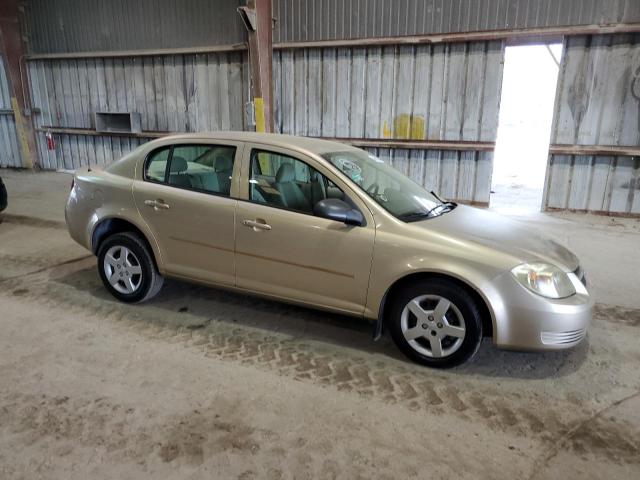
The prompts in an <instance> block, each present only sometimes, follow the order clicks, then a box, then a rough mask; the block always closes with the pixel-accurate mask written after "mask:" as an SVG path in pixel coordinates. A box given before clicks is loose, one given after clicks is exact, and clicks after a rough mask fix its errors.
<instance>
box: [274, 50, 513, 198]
mask: <svg viewBox="0 0 640 480" xmlns="http://www.w3.org/2000/svg"><path fill="white" fill-rule="evenodd" d="M503 54H504V44H503V42H502V41H493V42H473V43H455V44H439V45H433V46H432V45H417V46H390V47H367V48H337V49H336V48H324V49H318V48H311V49H295V50H280V51H276V52H274V66H273V75H274V116H275V129H276V131H278V132H281V133H291V134H296V135H308V136H317V137H351V138H369V139H389V138H392V139H409V140H434V141H472V142H473V141H487V142H495V139H496V136H497V126H498V109H499V104H500V89H501V85H502V68H503V65H502V60H503ZM376 151H377V150H376ZM378 153H379V154H380V155H381V157H382V158H385V159H387V160H388V161H390V163H391V164H393V165H394V166H398V168H400V170H403V171H405V172H406V173H409V174H411V176H412V178H414V179H415V180H416V181H418V182H419V183H422V184H425V185H426V186H427V187H429V188H433V189H435V190H438V191H440V192H441V193H442V195H445V196H447V197H449V198H456V199H458V200H466V201H473V202H478V203H486V202H488V201H489V188H490V178H491V169H492V153H491V152H485V153H479V152H461V151H439V150H428V151H427V150H411V151H409V150H405V149H396V150H394V149H391V150H390V149H380V150H379V152H378ZM449 175H453V177H451V178H449Z"/></svg>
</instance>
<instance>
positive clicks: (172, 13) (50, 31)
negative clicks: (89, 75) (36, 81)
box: [23, 0, 246, 54]
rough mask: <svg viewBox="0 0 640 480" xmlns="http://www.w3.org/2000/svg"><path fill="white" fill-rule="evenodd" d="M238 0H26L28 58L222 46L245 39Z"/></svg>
mask: <svg viewBox="0 0 640 480" xmlns="http://www.w3.org/2000/svg"><path fill="white" fill-rule="evenodd" d="M243 3H244V2H243V1H242V0H136V1H127V0H109V1H103V0H27V1H25V2H24V21H23V31H24V34H25V40H26V43H27V46H28V53H30V54H34V53H61V52H82V51H111V50H137V49H159V48H179V47H199V46H211V45H226V44H232V43H238V42H243V41H245V40H246V31H245V28H244V26H243V24H242V21H241V19H240V16H239V15H238V13H237V12H236V9H237V7H238V6H240V5H241V4H243Z"/></svg>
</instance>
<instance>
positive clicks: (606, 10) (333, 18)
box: [273, 0, 640, 42]
mask: <svg viewBox="0 0 640 480" xmlns="http://www.w3.org/2000/svg"><path fill="white" fill-rule="evenodd" d="M273 14H274V17H276V19H277V23H276V29H275V30H274V33H273V39H274V42H298V41H311V40H334V39H347V38H369V37H386V36H397V35H420V34H429V33H454V32H468V31H478V30H502V29H514V28H533V27H550V26H564V25H590V24H610V23H619V22H626V23H632V22H638V21H640V2H639V1H638V0H561V1H559V0H273Z"/></svg>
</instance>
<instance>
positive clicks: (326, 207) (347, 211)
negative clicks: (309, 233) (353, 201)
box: [313, 198, 364, 227]
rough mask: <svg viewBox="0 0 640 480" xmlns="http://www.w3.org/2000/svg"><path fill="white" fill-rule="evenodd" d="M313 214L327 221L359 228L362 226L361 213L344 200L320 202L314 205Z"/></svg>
mask: <svg viewBox="0 0 640 480" xmlns="http://www.w3.org/2000/svg"><path fill="white" fill-rule="evenodd" d="M313 213H314V215H316V216H318V217H322V218H328V219H329V220H335V221H336V222H342V223H346V224H347V225H355V226H358V227H361V226H362V225H363V224H364V217H363V216H362V213H360V211H359V210H358V209H356V208H353V207H352V206H351V205H349V204H348V203H347V202H345V201H344V200H340V199H338V198H327V199H325V200H320V201H319V202H318V203H316V204H315V205H314V207H313Z"/></svg>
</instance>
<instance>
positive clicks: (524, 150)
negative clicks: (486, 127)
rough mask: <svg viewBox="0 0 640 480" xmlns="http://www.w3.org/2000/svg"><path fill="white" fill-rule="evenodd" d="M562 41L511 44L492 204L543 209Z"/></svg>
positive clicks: (505, 66) (502, 105) (519, 208)
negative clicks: (549, 43)
mask: <svg viewBox="0 0 640 480" xmlns="http://www.w3.org/2000/svg"><path fill="white" fill-rule="evenodd" d="M561 56H562V44H559V43H558V44H551V45H548V46H546V45H524V46H513V47H507V48H506V52H505V64H504V77H503V83H502V97H501V101H500V119H499V125H498V138H497V142H496V150H495V156H494V167H493V177H492V194H491V207H492V208H494V209H496V210H508V211H509V212H511V213H514V210H517V211H521V212H532V211H539V210H540V207H541V205H542V192H543V188H544V179H545V171H546V166H547V157H548V151H549V140H550V134H551V123H552V120H553V107H554V103H555V95H556V84H557V80H558V70H559V63H560V61H561Z"/></svg>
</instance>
